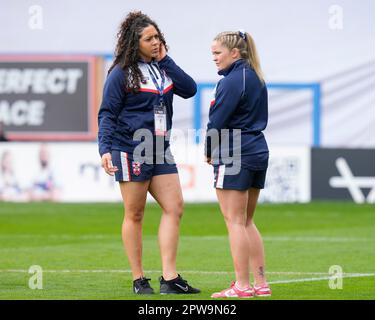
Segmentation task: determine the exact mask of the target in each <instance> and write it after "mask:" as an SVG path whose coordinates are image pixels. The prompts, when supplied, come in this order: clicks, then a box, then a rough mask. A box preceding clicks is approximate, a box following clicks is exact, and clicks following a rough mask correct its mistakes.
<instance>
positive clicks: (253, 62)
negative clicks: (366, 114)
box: [214, 31, 264, 82]
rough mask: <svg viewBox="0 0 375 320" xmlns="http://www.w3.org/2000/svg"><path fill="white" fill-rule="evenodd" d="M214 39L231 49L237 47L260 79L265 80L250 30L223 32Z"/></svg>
mask: <svg viewBox="0 0 375 320" xmlns="http://www.w3.org/2000/svg"><path fill="white" fill-rule="evenodd" d="M214 40H215V41H219V42H220V43H221V44H222V45H223V46H225V47H227V48H228V49H229V50H232V49H234V48H237V49H238V50H239V52H240V55H241V58H242V59H245V60H246V61H247V62H248V63H249V65H250V66H251V68H253V70H254V72H255V73H256V75H257V76H258V78H259V80H260V81H262V82H264V76H263V72H262V69H261V67H260V60H259V56H258V52H257V49H256V46H255V42H254V39H253V38H252V37H251V35H250V34H249V33H248V32H245V33H244V32H241V31H237V32H233V31H226V32H221V33H219V34H218V35H217V36H216V37H215V39H214Z"/></svg>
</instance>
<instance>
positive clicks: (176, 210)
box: [163, 199, 184, 220]
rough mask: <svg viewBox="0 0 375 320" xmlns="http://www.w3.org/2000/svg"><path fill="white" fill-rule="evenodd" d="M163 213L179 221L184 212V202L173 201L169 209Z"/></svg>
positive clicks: (179, 200) (180, 200)
mask: <svg viewBox="0 0 375 320" xmlns="http://www.w3.org/2000/svg"><path fill="white" fill-rule="evenodd" d="M163 211H164V214H167V215H170V216H173V217H175V218H177V219H179V220H180V219H181V218H182V214H183V212H184V201H183V200H182V199H178V200H176V201H174V203H173V204H171V206H170V207H168V208H166V209H165V210H163Z"/></svg>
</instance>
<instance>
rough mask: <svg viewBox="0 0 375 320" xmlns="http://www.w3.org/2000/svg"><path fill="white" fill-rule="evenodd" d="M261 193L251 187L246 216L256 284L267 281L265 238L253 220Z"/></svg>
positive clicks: (252, 269)
mask: <svg viewBox="0 0 375 320" xmlns="http://www.w3.org/2000/svg"><path fill="white" fill-rule="evenodd" d="M259 193H260V190H259V189H255V188H251V189H249V191H248V203H247V218H246V233H247V236H248V239H249V242H248V243H249V248H250V261H249V262H250V269H251V271H252V273H253V275H254V281H255V285H256V286H259V285H262V284H264V283H266V275H265V262H264V247H263V240H262V237H261V235H260V233H259V231H258V229H257V227H256V225H255V224H254V221H253V217H254V213H255V208H256V205H257V201H258V197H259Z"/></svg>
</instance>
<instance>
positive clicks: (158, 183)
mask: <svg viewBox="0 0 375 320" xmlns="http://www.w3.org/2000/svg"><path fill="white" fill-rule="evenodd" d="M149 191H150V193H151V194H152V196H153V197H154V198H155V200H156V201H157V202H158V204H159V205H160V207H161V208H162V210H163V213H162V216H161V220H160V225H159V247H160V255H161V259H162V265H163V278H164V279H165V280H171V279H174V278H176V277H177V271H176V256H177V247H178V238H179V230H180V220H181V217H182V213H183V198H182V191H181V186H180V180H179V177H178V174H163V175H157V176H154V177H152V180H151V184H150V189H149Z"/></svg>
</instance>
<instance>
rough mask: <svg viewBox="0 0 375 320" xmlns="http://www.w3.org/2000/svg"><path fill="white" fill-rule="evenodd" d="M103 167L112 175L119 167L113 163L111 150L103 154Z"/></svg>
mask: <svg viewBox="0 0 375 320" xmlns="http://www.w3.org/2000/svg"><path fill="white" fill-rule="evenodd" d="M102 167H103V169H104V171H105V172H106V173H108V174H109V175H110V176H113V175H114V174H115V172H116V171H118V168H117V167H116V166H113V165H112V155H111V154H110V153H109V152H107V153H105V154H103V155H102Z"/></svg>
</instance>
